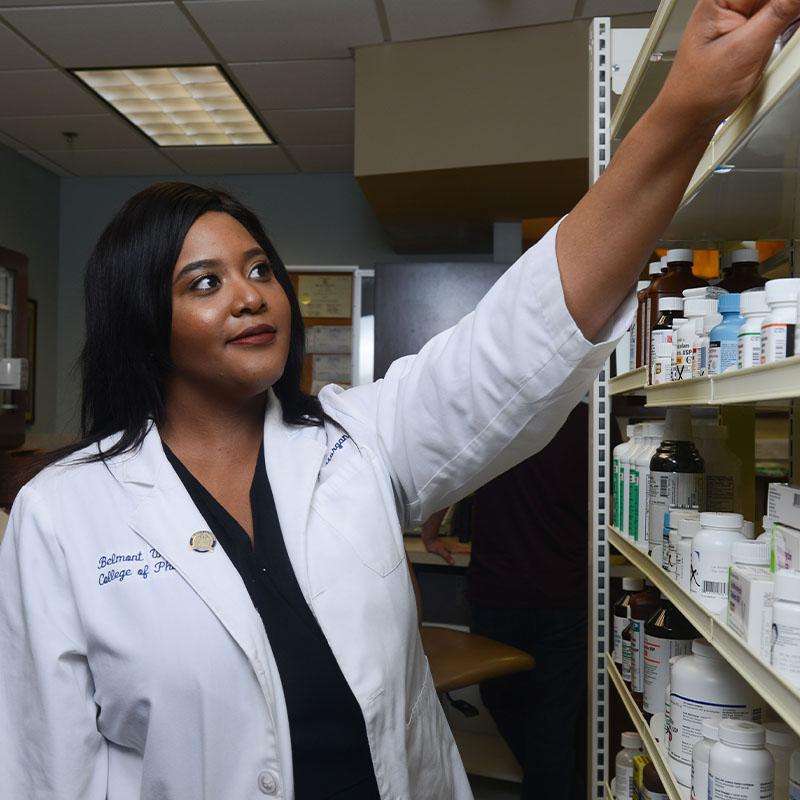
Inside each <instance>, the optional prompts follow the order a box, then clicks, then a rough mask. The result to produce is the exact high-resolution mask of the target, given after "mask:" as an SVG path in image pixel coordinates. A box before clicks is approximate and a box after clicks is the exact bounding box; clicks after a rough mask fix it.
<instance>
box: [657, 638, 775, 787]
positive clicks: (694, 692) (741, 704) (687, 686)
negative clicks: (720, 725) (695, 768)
mask: <svg viewBox="0 0 800 800" xmlns="http://www.w3.org/2000/svg"><path fill="white" fill-rule="evenodd" d="M761 715H762V701H761V699H760V698H759V696H758V695H757V694H756V692H755V690H754V689H753V688H752V687H751V686H750V685H749V684H748V683H747V682H746V681H745V680H744V679H743V678H741V677H739V675H737V674H736V672H735V671H734V670H733V667H731V666H730V665H729V664H727V663H726V662H725V661H724V660H723V659H722V657H721V656H720V655H719V654H718V653H717V651H716V650H715V649H714V648H713V647H712V646H711V645H710V644H709V643H708V642H706V641H705V640H704V639H695V640H694V642H692V654H691V655H689V656H683V657H682V658H679V659H678V660H677V661H676V662H675V664H673V665H672V669H671V670H670V719H671V721H672V735H671V737H670V741H669V766H670V769H671V770H672V774H673V775H674V776H675V779H676V780H677V781H678V783H680V784H682V785H683V786H689V785H690V782H691V772H692V750H693V749H694V746H695V744H697V741H698V740H699V739H700V738H701V737H702V727H701V726H702V724H703V720H704V719H720V720H721V719H726V718H730V719H745V720H749V721H751V722H760V721H761Z"/></svg>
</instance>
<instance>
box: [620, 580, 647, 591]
mask: <svg viewBox="0 0 800 800" xmlns="http://www.w3.org/2000/svg"><path fill="white" fill-rule="evenodd" d="M642 589H644V581H643V580H642V579H641V578H623V579H622V590H623V591H624V592H641V591H642Z"/></svg>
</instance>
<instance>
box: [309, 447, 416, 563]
mask: <svg viewBox="0 0 800 800" xmlns="http://www.w3.org/2000/svg"><path fill="white" fill-rule="evenodd" d="M311 505H312V507H313V508H314V510H315V511H316V512H317V513H318V514H319V515H320V516H321V517H322V518H323V519H324V520H325V521H326V522H327V523H328V524H329V525H331V526H332V527H333V528H334V529H335V530H336V532H337V533H338V534H339V535H340V536H342V538H344V539H345V540H346V541H347V542H348V544H350V546H351V547H352V548H353V549H354V550H355V551H356V553H357V554H358V557H359V559H360V560H361V562H362V563H363V564H364V565H365V566H367V567H369V568H370V569H371V570H373V571H374V572H377V573H378V575H380V576H381V577H384V576H386V575H388V574H389V573H390V572H392V571H393V570H394V569H396V568H397V566H398V565H399V564H400V562H401V561H402V560H403V557H404V551H403V548H402V544H401V543H402V532H401V530H400V523H399V521H398V519H397V515H396V512H395V507H394V495H393V493H392V489H391V484H390V482H389V479H388V478H385V477H384V476H383V475H382V474H381V471H380V466H379V465H378V464H377V463H376V462H375V458H374V457H373V456H371V455H370V454H369V453H367V452H366V450H364V452H362V454H361V456H360V457H359V458H358V459H357V461H355V462H353V461H351V462H349V463H348V464H347V465H346V466H345V467H344V469H342V470H341V471H340V473H339V474H337V475H335V476H332V477H331V478H329V479H328V480H327V481H326V482H325V483H324V484H322V486H320V487H319V488H318V489H317V491H316V492H315V494H314V499H313V500H312V503H311Z"/></svg>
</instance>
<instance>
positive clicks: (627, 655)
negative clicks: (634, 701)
mask: <svg viewBox="0 0 800 800" xmlns="http://www.w3.org/2000/svg"><path fill="white" fill-rule="evenodd" d="M620 638H621V639H622V669H621V674H622V680H623V682H624V683H625V685H626V686H627V687H628V689H630V688H631V624H630V622H629V623H628V624H627V625H626V626H625V630H624V631H622V636H621V637H620Z"/></svg>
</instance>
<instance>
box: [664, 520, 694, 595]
mask: <svg viewBox="0 0 800 800" xmlns="http://www.w3.org/2000/svg"><path fill="white" fill-rule="evenodd" d="M669 518H670V525H669V527H670V530H669V534H667V528H666V527H665V528H664V536H665V540H664V554H663V560H662V562H661V566H662V567H663V568H664V572H668V573H669V574H670V575H672V577H673V578H675V575H676V573H677V564H678V559H677V556H678V543H679V542H680V539H681V534H680V528H679V526H680V523H681V521H682V520H684V519H693V520H696V521H697V530H700V512H699V511H697V510H696V509H694V508H671V509H670V510H669ZM697 530H696V531H695V533H696V532H697ZM693 535H694V534H693ZM676 580H677V579H676Z"/></svg>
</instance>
